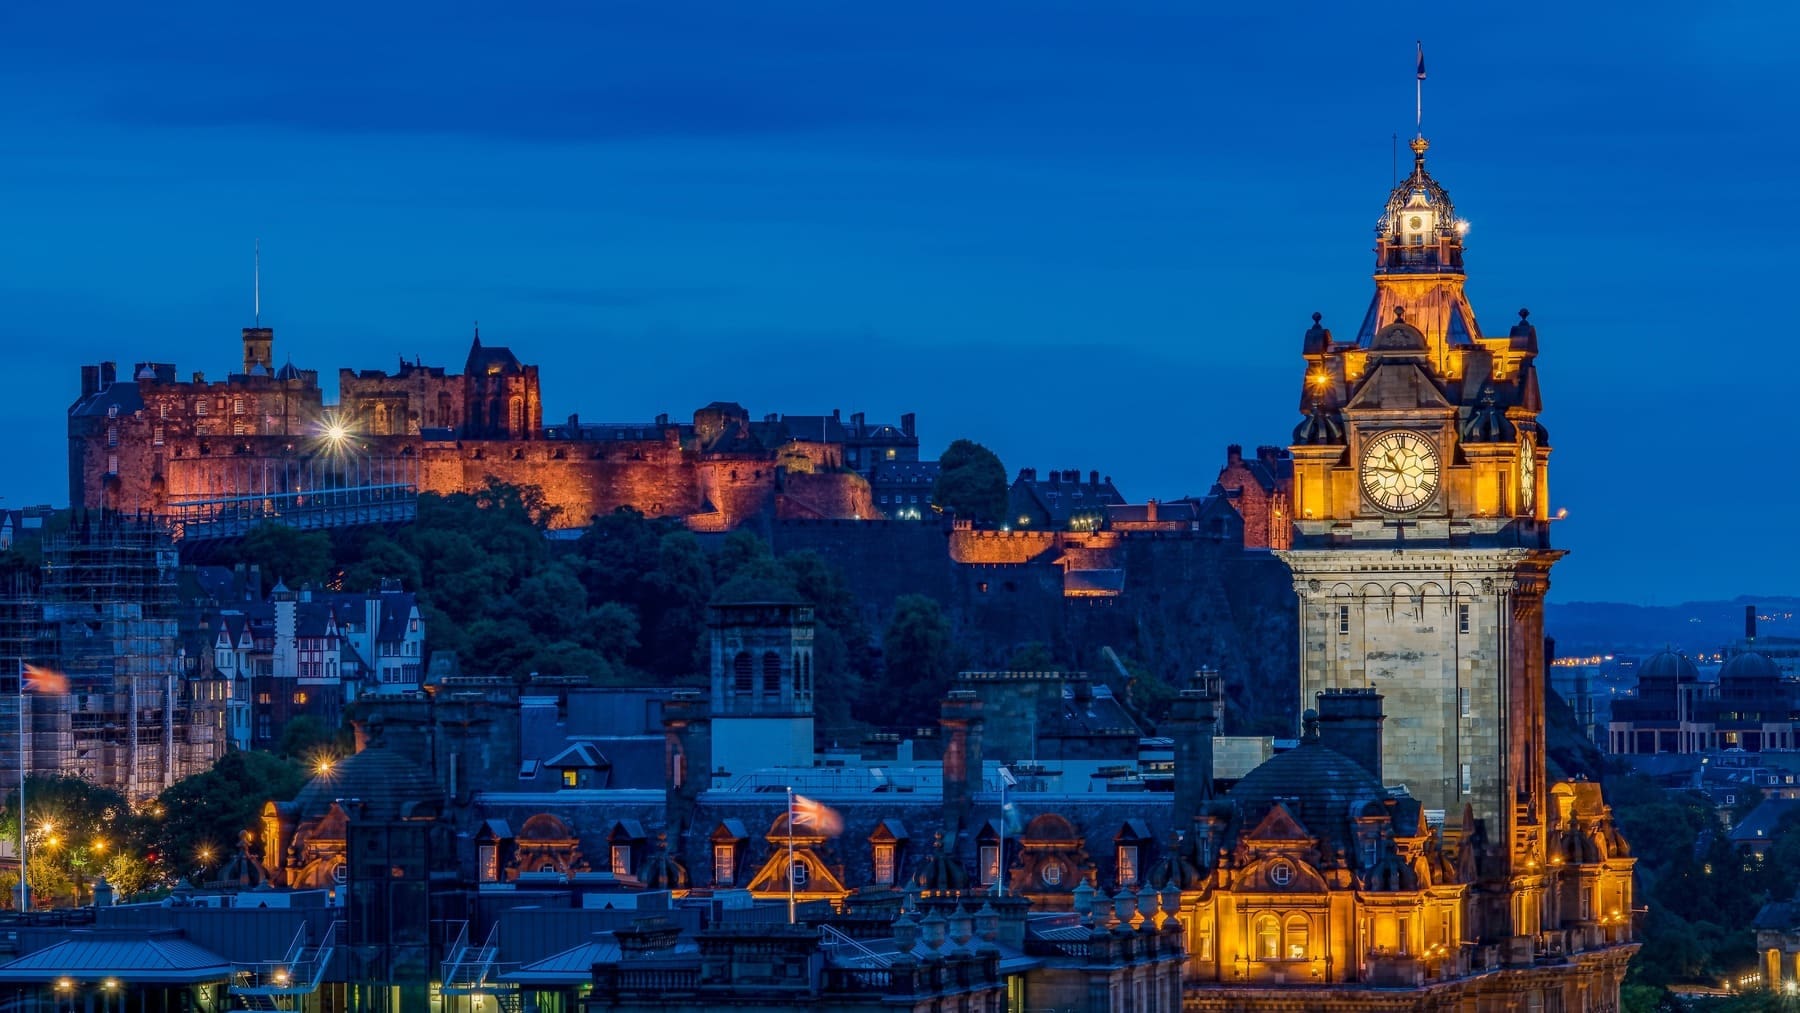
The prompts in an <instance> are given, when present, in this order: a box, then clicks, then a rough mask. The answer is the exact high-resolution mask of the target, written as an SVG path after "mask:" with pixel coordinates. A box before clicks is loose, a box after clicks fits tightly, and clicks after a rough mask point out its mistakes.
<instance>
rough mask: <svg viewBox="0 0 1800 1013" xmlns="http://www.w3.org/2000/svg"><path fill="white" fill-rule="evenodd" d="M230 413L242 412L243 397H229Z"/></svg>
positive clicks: (240, 413)
mask: <svg viewBox="0 0 1800 1013" xmlns="http://www.w3.org/2000/svg"><path fill="white" fill-rule="evenodd" d="M231 414H233V415H242V414H244V399H243V398H241V397H234V398H232V399H231Z"/></svg>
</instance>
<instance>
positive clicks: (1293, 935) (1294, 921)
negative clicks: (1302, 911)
mask: <svg viewBox="0 0 1800 1013" xmlns="http://www.w3.org/2000/svg"><path fill="white" fill-rule="evenodd" d="M1284 935H1285V938H1284V939H1283V940H1282V941H1283V943H1284V944H1285V945H1286V947H1287V959H1289V960H1305V959H1306V956H1307V942H1308V939H1307V936H1308V927H1307V924H1306V916H1305V915H1288V920H1287V931H1286V933H1284Z"/></svg>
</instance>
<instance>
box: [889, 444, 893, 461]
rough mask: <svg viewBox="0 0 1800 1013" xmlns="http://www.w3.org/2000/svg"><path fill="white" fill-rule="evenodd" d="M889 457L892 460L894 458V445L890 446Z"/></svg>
mask: <svg viewBox="0 0 1800 1013" xmlns="http://www.w3.org/2000/svg"><path fill="white" fill-rule="evenodd" d="M887 459H888V460H890V461H891V460H893V459H894V450H893V448H892V447H889V448H888V452H887Z"/></svg>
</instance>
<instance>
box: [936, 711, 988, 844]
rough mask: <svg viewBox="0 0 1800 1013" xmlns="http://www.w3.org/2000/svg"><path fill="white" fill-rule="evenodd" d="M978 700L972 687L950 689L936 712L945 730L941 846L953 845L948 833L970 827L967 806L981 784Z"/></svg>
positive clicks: (950, 835) (958, 831)
mask: <svg viewBox="0 0 1800 1013" xmlns="http://www.w3.org/2000/svg"><path fill="white" fill-rule="evenodd" d="M982 723H983V721H982V717H981V699H980V698H979V697H977V696H976V695H975V691H974V690H972V689H953V690H951V691H950V692H949V693H948V694H947V695H946V696H945V697H944V702H943V704H942V706H941V707H940V709H939V711H938V724H939V725H940V726H941V727H942V728H943V730H944V829H945V835H944V846H945V847H946V848H951V847H953V846H954V845H955V843H956V841H955V836H954V834H953V833H952V832H951V831H952V830H954V831H955V833H964V832H967V830H968V829H969V806H970V805H971V803H972V802H973V796H974V793H975V788H976V787H977V786H979V785H980V783H981V775H982V767H981V726H982Z"/></svg>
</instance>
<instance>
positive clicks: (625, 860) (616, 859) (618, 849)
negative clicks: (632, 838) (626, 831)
mask: <svg viewBox="0 0 1800 1013" xmlns="http://www.w3.org/2000/svg"><path fill="white" fill-rule="evenodd" d="M612 874H613V875H615V876H629V875H631V845H629V844H615V845H613V846H612Z"/></svg>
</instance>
